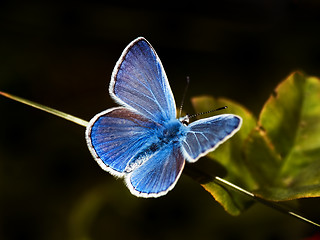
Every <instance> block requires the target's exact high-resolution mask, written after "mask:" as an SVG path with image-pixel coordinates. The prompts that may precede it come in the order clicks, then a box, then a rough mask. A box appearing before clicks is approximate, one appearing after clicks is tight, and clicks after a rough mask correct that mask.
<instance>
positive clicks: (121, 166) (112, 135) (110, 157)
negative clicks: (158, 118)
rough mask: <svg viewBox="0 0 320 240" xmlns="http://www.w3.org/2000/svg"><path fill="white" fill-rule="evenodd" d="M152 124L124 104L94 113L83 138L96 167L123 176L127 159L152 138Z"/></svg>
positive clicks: (153, 126)
mask: <svg viewBox="0 0 320 240" xmlns="http://www.w3.org/2000/svg"><path fill="white" fill-rule="evenodd" d="M155 127H156V124H155V123H154V122H153V121H150V120H149V119H147V118H145V117H144V116H142V115H140V114H138V113H136V112H135V111H132V110H130V109H126V108H122V107H119V108H112V109H108V110H106V111H104V112H101V113H99V114H97V115H96V116H95V117H94V118H93V119H92V120H91V121H90V122H89V124H88V127H87V129H86V140H87V144H88V147H89V150H90V152H91V153H92V155H93V157H94V158H95V160H96V161H97V162H98V164H99V165H100V167H101V168H102V169H104V170H106V171H108V172H110V173H111V174H113V175H115V176H123V175H124V174H125V169H126V167H127V166H128V164H129V162H130V160H131V159H132V158H133V157H134V156H135V155H136V154H137V153H139V152H140V151H141V149H142V148H144V147H145V145H146V144H148V142H149V141H150V140H151V139H152V137H153V136H154V135H153V131H152V129H154V128H155Z"/></svg>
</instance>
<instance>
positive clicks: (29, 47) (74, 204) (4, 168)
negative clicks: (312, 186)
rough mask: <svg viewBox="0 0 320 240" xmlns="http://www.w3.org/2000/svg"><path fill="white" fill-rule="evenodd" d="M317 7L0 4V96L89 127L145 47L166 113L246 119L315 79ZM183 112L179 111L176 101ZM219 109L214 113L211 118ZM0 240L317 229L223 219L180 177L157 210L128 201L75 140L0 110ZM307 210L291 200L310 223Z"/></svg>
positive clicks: (35, 117) (0, 106)
mask: <svg viewBox="0 0 320 240" xmlns="http://www.w3.org/2000/svg"><path fill="white" fill-rule="evenodd" d="M319 12H320V2H319V1H317V0H310V1H299V0H296V1H293V0H292V1H289V0H285V1H253V0H245V1H236V0H227V1H223V2H222V3H221V2H213V3H212V2H211V3H210V5H206V4H204V3H201V2H198V1H196V2H194V3H192V4H188V3H184V4H182V5H178V4H177V5H174V4H173V3H172V4H170V5H168V4H165V3H162V2H158V4H155V3H154V2H152V3H149V4H146V3H145V4H143V3H142V2H141V3H140V2H132V3H131V4H129V5H125V4H119V3H118V4H111V3H107V1H93V2H88V3H85V2H74V3H57V2H55V1H47V2H46V3H44V2H43V3H36V2H33V3H32V2H29V3H28V2H22V1H21V2H17V1H2V2H1V3H0V90H2V91H7V92H9V93H12V94H15V95H18V96H21V97H24V98H27V99H30V100H33V101H36V102H39V103H42V104H44V105H48V106H51V107H53V108H56V109H59V110H61V111H64V112H67V113H69V114H73V115H75V116H78V117H80V118H83V119H85V120H89V119H90V118H91V117H92V116H93V115H95V114H96V113H98V112H100V111H102V110H104V109H106V108H110V107H112V106H115V105H116V104H115V103H114V102H113V101H112V100H111V99H110V97H109V94H108V84H109V80H110V77H111V73H112V70H113V67H114V65H115V63H116V61H117V60H118V58H119V57H120V54H121V52H122V51H123V49H124V48H125V47H126V45H127V44H128V43H129V42H130V41H132V40H133V39H135V38H136V37H138V36H144V37H145V38H146V39H147V40H148V41H149V42H150V43H151V44H152V45H153V47H154V48H155V49H156V51H157V53H158V55H159V57H160V59H161V60H162V63H163V65H164V68H165V70H166V73H167V76H168V78H169V82H170V84H171V87H172V90H173V92H174V95H175V98H176V102H177V103H180V101H181V98H182V94H183V89H184V87H185V82H186V77H187V76H189V77H190V79H191V85H190V88H189V93H188V98H190V97H192V96H197V95H202V94H210V95H213V96H223V97H226V98H230V99H232V100H234V101H237V102H239V103H241V104H243V105H244V106H246V107H247V108H248V109H249V110H250V111H252V112H253V113H254V114H255V115H256V116H258V114H259V110H260V109H261V107H262V106H263V103H264V102H265V101H266V99H267V98H268V96H269V94H270V93H271V92H272V90H273V88H274V87H275V86H276V85H277V84H278V83H279V82H280V81H281V80H283V79H284V78H285V77H286V76H288V75H289V74H290V73H291V72H292V71H295V70H302V71H304V72H305V73H306V74H308V75H315V76H320V44H319V39H320V31H319V26H320V14H319ZM184 106H185V109H186V111H187V112H192V107H191V104H190V102H189V101H186V102H185V104H184ZM217 107H219V106H217ZM0 112H1V114H0V116H1V118H0V121H1V122H0V123H1V127H2V130H1V135H0V239H8V240H9V239H10V240H11V239H93V240H96V239H124V238H130V239H223V240H232V239H246V240H251V239H255V240H256V239H262V240H264V239H266V240H267V239H281V240H283V239H290V240H295V239H297V240H298V239H304V238H307V237H311V236H312V235H313V234H315V233H316V229H315V228H313V227H311V226H309V225H307V224H305V223H302V222H299V221H298V220H296V219H293V218H290V217H287V216H284V215H282V214H281V213H278V212H276V211H275V210H271V209H268V208H266V207H264V206H261V205H259V204H256V205H255V206H254V207H252V208H250V209H249V210H248V211H246V212H245V213H244V214H242V215H241V216H238V217H232V216H230V215H228V214H227V213H226V212H224V210H223V209H222V208H221V207H220V206H219V205H218V203H216V202H215V201H214V199H213V198H212V197H211V196H210V195H209V194H208V193H207V192H205V190H203V189H202V188H201V186H199V185H198V184H197V183H196V182H194V181H192V180H191V179H189V178H188V177H186V176H182V178H181V179H180V180H179V182H178V184H177V186H176V187H175V189H174V190H173V191H171V192H169V194H168V195H167V196H165V197H161V198H159V199H140V198H136V197H133V196H131V194H130V193H129V191H128V190H127V188H126V187H125V186H124V184H123V183H122V181H121V180H116V179H115V178H113V177H112V176H110V175H109V174H108V173H106V172H104V171H103V170H102V169H101V168H100V167H99V166H98V164H96V163H95V161H94V160H93V158H92V157H91V155H90V153H89V151H88V150H87V147H86V143H85V139H84V128H83V127H81V126H77V125H75V124H73V123H71V122H67V121H66V120H63V119H59V118H57V117H55V116H52V115H49V114H47V113H44V112H41V111H39V110H35V109H32V108H30V107H27V106H25V105H22V104H20V103H15V102H13V101H11V100H8V99H5V98H3V97H1V98H0ZM319 203H320V202H319V199H306V200H301V201H299V205H296V207H297V208H298V207H299V208H300V209H301V211H302V212H303V213H305V214H306V215H308V216H310V217H311V218H313V219H315V220H318V221H319V220H320V219H319V214H320V210H319Z"/></svg>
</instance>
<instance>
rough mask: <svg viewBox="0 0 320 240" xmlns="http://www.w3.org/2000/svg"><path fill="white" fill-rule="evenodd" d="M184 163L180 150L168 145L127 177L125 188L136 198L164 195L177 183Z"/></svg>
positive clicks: (175, 146) (176, 146) (177, 147)
mask: <svg viewBox="0 0 320 240" xmlns="http://www.w3.org/2000/svg"><path fill="white" fill-rule="evenodd" d="M184 163H185V160H184V156H183V154H182V152H181V148H180V147H179V146H178V145H174V144H171V145H168V146H167V147H166V148H164V149H161V151H158V152H156V153H155V154H154V155H153V156H151V157H150V159H148V160H147V161H146V162H145V163H143V164H142V165H141V166H140V167H138V168H137V169H135V170H134V171H133V172H132V173H130V174H129V175H127V176H126V183H127V186H128V188H129V189H130V191H131V193H132V194H134V195H136V196H138V197H159V196H162V195H165V194H166V193H167V192H168V191H170V190H171V189H172V188H173V187H174V186H175V184H176V182H177V181H178V179H179V177H180V175H181V172H182V169H183V167H184Z"/></svg>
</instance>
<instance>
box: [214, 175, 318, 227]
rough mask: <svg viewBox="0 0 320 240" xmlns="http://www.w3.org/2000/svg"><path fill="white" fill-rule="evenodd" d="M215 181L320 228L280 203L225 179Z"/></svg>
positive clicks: (217, 178)
mask: <svg viewBox="0 0 320 240" xmlns="http://www.w3.org/2000/svg"><path fill="white" fill-rule="evenodd" d="M214 181H215V182H216V183H217V184H219V185H224V186H228V187H230V188H232V189H234V190H236V191H237V192H240V193H242V194H244V195H246V196H249V197H251V198H252V199H254V200H256V201H257V202H260V203H262V204H264V205H266V206H268V207H271V208H273V209H275V210H277V211H279V212H282V213H285V214H288V215H290V216H293V217H295V218H297V219H299V220H301V221H303V222H306V223H309V224H311V225H313V226H317V227H320V224H319V223H316V222H314V221H311V220H310V219H308V218H306V217H303V216H302V215H300V214H297V213H295V212H294V211H292V210H289V209H288V208H287V207H285V206H282V205H280V204H278V203H274V202H270V201H267V200H265V199H263V198H261V197H259V196H257V195H255V194H254V193H251V192H249V191H247V190H245V189H243V188H241V187H239V186H237V185H234V184H233V183H231V182H228V181H227V180H225V179H222V178H220V177H217V176H215V178H214Z"/></svg>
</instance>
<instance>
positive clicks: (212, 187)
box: [189, 96, 256, 215]
mask: <svg viewBox="0 0 320 240" xmlns="http://www.w3.org/2000/svg"><path fill="white" fill-rule="evenodd" d="M192 104H193V106H194V109H195V111H196V112H197V113H200V112H206V111H209V110H212V109H215V108H218V107H223V106H228V108H227V109H226V110H221V112H219V114H222V113H232V114H236V115H239V116H241V117H242V119H243V124H242V127H241V129H240V130H239V132H238V133H236V135H235V136H233V137H232V138H231V139H229V140H228V141H227V142H225V143H223V144H222V145H221V146H219V147H218V148H217V149H216V150H215V151H214V152H212V153H209V154H208V155H207V157H209V158H210V160H208V159H206V158H202V159H200V160H199V161H198V163H196V164H190V167H194V168H195V169H197V171H199V172H201V173H202V176H203V175H207V176H208V175H209V176H210V175H211V178H207V179H201V178H200V180H199V178H196V177H195V176H192V177H193V178H195V179H196V180H198V181H200V183H201V184H202V186H203V187H204V188H205V189H206V190H207V191H208V192H209V193H210V194H211V195H212V196H213V197H214V198H215V199H216V200H217V201H218V202H219V203H220V204H221V205H222V206H223V207H224V209H225V210H226V211H227V212H229V213H230V214H232V215H238V214H240V213H241V211H243V210H244V209H245V208H246V207H247V206H248V203H249V201H248V199H247V198H244V197H243V196H242V195H239V194H238V193H235V192H234V191H232V190H231V191H230V189H229V188H225V187H224V186H222V185H220V184H219V183H218V182H216V181H215V180H214V176H220V177H223V178H224V179H226V180H228V181H230V182H232V183H234V184H236V185H239V186H241V187H244V188H247V189H254V188H256V184H255V181H254V179H253V178H252V176H251V174H250V172H249V171H248V169H247V167H246V165H245V164H244V162H243V159H242V158H243V154H242V146H243V144H244V141H245V139H246V138H247V137H248V135H249V133H250V132H251V131H252V129H253V128H254V127H255V126H256V120H255V118H254V117H253V115H252V114H251V113H250V112H249V111H248V110H246V109H245V108H244V107H243V106H241V105H239V104H237V103H234V102H232V101H230V100H227V99H223V98H219V99H214V98H213V97H209V96H202V97H195V98H192ZM213 160H214V161H215V162H217V163H218V164H219V165H220V169H219V166H216V169H214V166H213V167H211V168H210V167H208V164H206V162H207V161H211V162H212V161H213ZM193 165H194V166H193ZM211 165H212V164H211ZM221 167H222V168H223V169H224V174H223V171H221ZM219 170H220V171H219ZM222 174H223V176H222ZM189 175H190V174H189Z"/></svg>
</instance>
